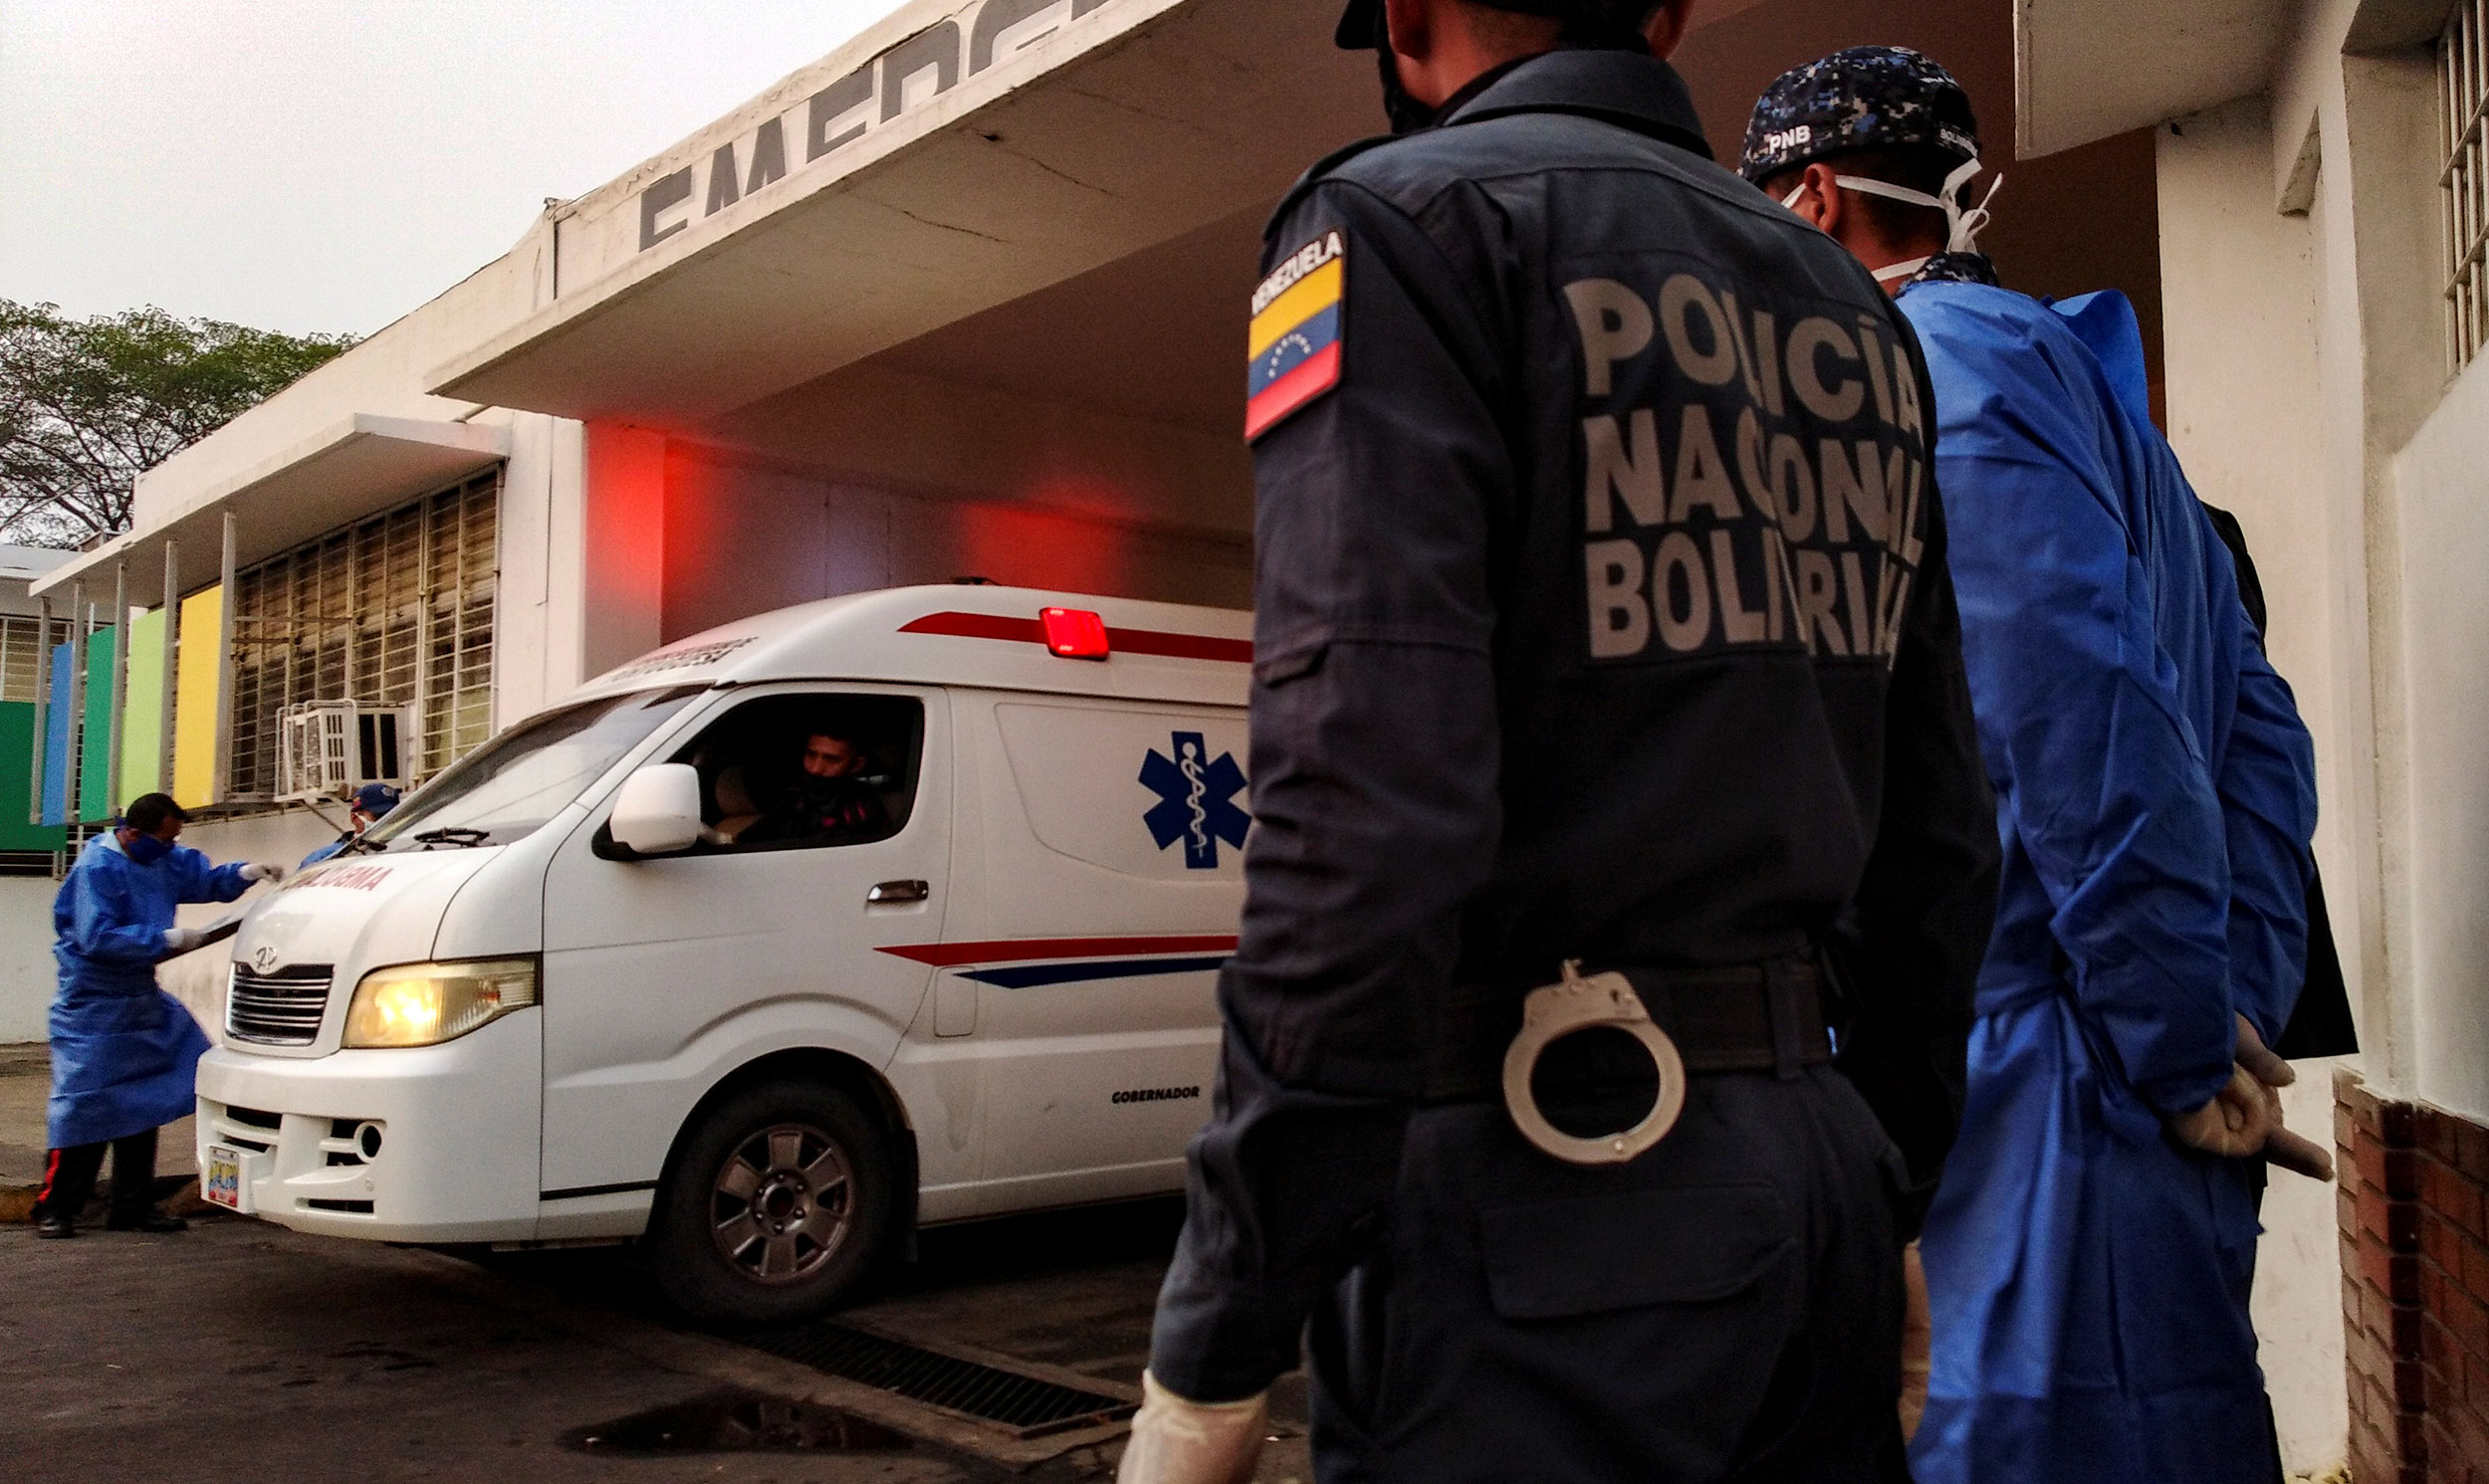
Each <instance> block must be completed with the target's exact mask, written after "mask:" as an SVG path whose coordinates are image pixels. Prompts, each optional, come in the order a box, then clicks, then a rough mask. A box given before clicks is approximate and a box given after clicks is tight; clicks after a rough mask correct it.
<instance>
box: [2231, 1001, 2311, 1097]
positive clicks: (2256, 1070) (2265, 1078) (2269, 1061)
mask: <svg viewBox="0 0 2489 1484" xmlns="http://www.w3.org/2000/svg"><path fill="white" fill-rule="evenodd" d="M2237 1060H2238V1064H2239V1065H2240V1066H2242V1067H2245V1068H2246V1069H2247V1071H2248V1074H2249V1075H2250V1076H2252V1077H2254V1078H2255V1079H2256V1080H2257V1081H2258V1082H2261V1083H2263V1084H2264V1085H2265V1086H2266V1087H2288V1086H2290V1085H2291V1084H2292V1083H2294V1082H2297V1081H2298V1080H2299V1071H2298V1069H2297V1068H2296V1067H2293V1066H2292V1065H2291V1064H2290V1063H2288V1062H2286V1061H2284V1060H2282V1059H2281V1058H2280V1057H2278V1056H2275V1055H2274V1054H2273V1053H2272V1052H2271V1051H2269V1050H2267V1049H2265V1044H2264V1037H2262V1036H2260V1035H2257V1034H2256V1027H2255V1022H2253V1021H2251V1020H2249V1019H2248V1018H2247V1017H2246V1016H2244V1015H2241V1016H2239V1017H2238V1052H2237Z"/></svg>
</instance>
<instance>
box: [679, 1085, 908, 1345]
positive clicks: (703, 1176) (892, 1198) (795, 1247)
mask: <svg viewBox="0 0 2489 1484" xmlns="http://www.w3.org/2000/svg"><path fill="white" fill-rule="evenodd" d="M897 1167H898V1162H897V1161H895V1160H893V1159H892V1158H891V1153H890V1136H889V1134H888V1132H887V1131H886V1130H884V1129H883V1128H882V1126H881V1123H880V1121H879V1120H877V1119H875V1118H874V1117H872V1115H870V1114H868V1113H867V1112H865V1111H864V1109H863V1108H861V1107H860V1106H858V1105H857V1103H856V1101H855V1100H854V1099H853V1098H851V1097H849V1096H848V1095H847V1094H845V1093H844V1092H841V1091H839V1090H838V1089H837V1088H835V1087H832V1086H830V1085H828V1084H826V1083H822V1082H814V1081H810V1080H807V1079H804V1078H800V1077H777V1078H771V1079H769V1080H767V1081H762V1082H756V1083H754V1084H753V1085H751V1086H750V1087H746V1088H742V1089H740V1090H738V1091H736V1092H734V1093H731V1094H729V1095H728V1096H727V1097H726V1098H725V1099H724V1100H723V1101H722V1102H720V1103H719V1104H718V1105H717V1106H716V1107H714V1108H711V1109H710V1110H708V1112H707V1113H706V1114H705V1115H703V1116H702V1118H701V1119H700V1122H699V1123H698V1124H697V1125H696V1126H694V1127H693V1129H692V1130H691V1132H690V1133H688V1134H687V1135H685V1136H684V1139H683V1143H682V1145H681V1147H680V1148H679V1149H678V1151H677V1152H676V1157H675V1160H674V1162H673V1167H672V1169H671V1171H670V1173H669V1174H668V1175H667V1178H666V1181H665V1183H664V1184H663V1185H662V1186H660V1187H659V1188H658V1191H657V1200H656V1207H655V1209H654V1210H653V1211H652V1212H651V1213H650V1220H649V1223H648V1237H647V1241H646V1244H645V1247H646V1254H647V1257H648V1259H649V1262H648V1266H649V1268H650V1272H651V1276H652V1277H653V1278H654V1280H655V1282H656V1287H657V1291H658V1293H659V1295H660V1296H661V1297H663V1298H664V1300H665V1301H666V1303H667V1304H668V1305H669V1306H670V1307H671V1308H672V1309H673V1310H674V1311H675V1312H676V1313H678V1314H680V1315H681V1316H682V1317H684V1318H685V1319H688V1320H690V1321H691V1322H693V1323H694V1324H698V1325H705V1326H710V1327H713V1328H718V1329H755V1328H762V1327H767V1326H772V1325H783V1324H791V1323H793V1322H794V1321H797V1320H801V1319H808V1318H810V1317H812V1316H813V1315H816V1314H819V1313H821V1312H823V1311H825V1310H827V1309H829V1308H830V1307H832V1306H833V1305H835V1304H837V1303H838V1302H839V1301H840V1300H841V1299H843V1298H845V1297H846V1296H847V1295H848V1294H849V1293H850V1292H852V1291H853V1290H854V1288H855V1286H856V1285H857V1283H858V1282H859V1281H861V1280H862V1279H863V1278H864V1276H865V1275H866V1274H867V1273H869V1272H871V1271H872V1269H873V1266H874V1264H875V1263H876V1262H877V1261H878V1260H879V1259H880V1257H881V1255H882V1253H883V1252H884V1251H885V1250H886V1249H887V1248H888V1246H889V1243H890V1231H891V1227H892V1225H893V1221H894V1217H895V1216H896V1214H897V1212H898V1209H899V1201H898V1198H897V1197H898V1189H897V1183H896V1174H895V1171H896V1169H897Z"/></svg>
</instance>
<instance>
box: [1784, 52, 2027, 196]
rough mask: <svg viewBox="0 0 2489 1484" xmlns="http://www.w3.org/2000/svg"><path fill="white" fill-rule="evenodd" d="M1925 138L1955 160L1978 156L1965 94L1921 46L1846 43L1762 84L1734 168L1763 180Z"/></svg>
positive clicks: (1919, 143)
mask: <svg viewBox="0 0 2489 1484" xmlns="http://www.w3.org/2000/svg"><path fill="white" fill-rule="evenodd" d="M1915 146H1925V147H1927V148H1931V149H1934V150H1937V151H1939V152H1941V153H1943V154H1944V155H1946V156H1947V157H1949V158H1951V159H1952V160H1953V161H1954V162H1955V163H1956V164H1959V163H1962V162H1964V161H1968V160H1974V159H1977V158H1978V157H1979V122H1978V119H1977V118H1976V117H1974V116H1973V115H1972V114H1971V111H1970V95H1969V94H1967V93H1965V92H1963V91H1962V86H1961V84H1959V83H1956V82H1954V81H1953V75H1952V74H1951V73H1948V72H1946V71H1945V70H1944V69H1943V68H1942V67H1940V66H1938V65H1937V64H1936V62H1935V61H1934V59H1932V58H1930V57H1928V56H1926V55H1925V54H1924V53H1921V52H1914V51H1912V50H1910V49H1909V48H1908V47H1851V48H1850V49H1849V50H1847V51H1842V52H1835V53H1833V54H1832V55H1831V56H1829V57H1826V58H1824V59H1823V60H1822V61H1820V62H1810V63H1808V64H1807V65H1806V66H1804V67H1799V68H1792V69H1791V70H1789V71H1788V72H1785V73H1782V74H1781V75H1780V77H1779V79H1778V80H1777V81H1775V82H1774V83H1773V84H1772V85H1771V86H1770V87H1769V88H1766V89H1764V90H1763V96H1762V97H1761V98H1760V99H1758V100H1756V102H1755V105H1754V117H1753V119H1752V120H1751V121H1750V122H1748V123H1747V124H1746V129H1745V149H1744V151H1743V152H1742V153H1741V154H1740V155H1739V157H1738V160H1737V173H1739V174H1741V175H1743V176H1744V177H1745V178H1746V179H1748V180H1751V181H1763V180H1768V179H1770V178H1771V177H1772V176H1774V175H1777V174H1779V173H1780V172H1781V171H1783V170H1789V169H1794V168H1796V167H1797V166H1799V165H1805V164H1812V163H1813V162H1814V161H1816V160H1819V159H1822V158H1823V157H1824V156H1826V155H1830V154H1842V153H1846V152H1848V151H1850V150H1853V149H1896V148H1910V147H1915Z"/></svg>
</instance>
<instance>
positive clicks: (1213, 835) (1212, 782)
mask: <svg viewBox="0 0 2489 1484" xmlns="http://www.w3.org/2000/svg"><path fill="white" fill-rule="evenodd" d="M1170 745H1171V746H1172V747H1173V748H1174V750H1175V755H1174V756H1173V757H1169V756H1168V755H1167V754H1166V753H1164V752H1161V751H1159V750H1158V749H1157V748H1156V747H1152V748H1150V754H1149V756H1148V757H1147V758H1146V759H1144V760H1143V761H1142V763H1141V785H1142V786H1143V787H1145V788H1147V789H1148V790H1149V791H1150V792H1152V793H1155V794H1157V795H1158V803H1157V805H1156V806H1155V807H1153V808H1152V809H1151V810H1150V811H1149V812H1148V813H1147V814H1144V815H1142V816H1141V822H1142V823H1144V824H1146V825H1148V826H1149V827H1150V838H1151V839H1153V840H1156V841H1157V842H1158V848H1159V849H1161V850H1164V849H1166V848H1167V847H1168V846H1170V845H1173V844H1175V843H1176V842H1177V841H1179V840H1181V841H1183V842H1184V864H1185V868H1186V869H1187V870H1193V871H1212V870H1216V869H1218V866H1219V842H1220V841H1222V840H1225V841H1227V842H1228V844H1230V845H1231V846H1234V847H1235V848H1237V849H1239V850H1242V849H1244V848H1245V829H1246V828H1247V827H1249V826H1250V825H1251V824H1252V822H1253V819H1252V816H1251V815H1249V814H1247V813H1245V811H1244V810H1243V809H1240V808H1238V807H1237V806H1236V804H1235V802H1234V800H1235V798H1236V795H1237V792H1238V790H1240V789H1242V788H1243V787H1244V786H1245V769H1243V768H1241V767H1239V766H1237V765H1236V754H1235V753H1233V752H1222V753H1220V754H1219V760H1218V761H1216V762H1213V761H1211V760H1210V747H1209V745H1208V744H1207V743H1206V742H1203V741H1202V735H1201V734H1200V733H1198V732H1178V733H1175V734H1173V735H1172V741H1171V742H1170Z"/></svg>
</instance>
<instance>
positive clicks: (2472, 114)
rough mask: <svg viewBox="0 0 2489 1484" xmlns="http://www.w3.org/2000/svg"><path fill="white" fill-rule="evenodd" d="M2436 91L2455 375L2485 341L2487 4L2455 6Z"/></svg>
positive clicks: (2475, 0)
mask: <svg viewBox="0 0 2489 1484" xmlns="http://www.w3.org/2000/svg"><path fill="white" fill-rule="evenodd" d="M2437 90H2438V96H2439V102H2440V105H2441V107H2442V111H2443V115H2444V132H2443V137H2442V138H2441V139H2440V140H2439V141H2438V142H2439V144H2440V146H2441V147H2442V149H2443V151H2444V158H2443V159H2442V160H2441V161H2440V162H2439V163H2440V165H2441V166H2442V168H2441V169H2440V171H2439V173H2438V177H2437V183H2438V187H2439V189H2440V191H2441V192H2442V193H2443V195H2444V197H2445V224H2446V225H2445V242H2446V354H2447V356H2448V358H2449V359H2450V360H2451V362H2452V364H2453V368H2454V369H2455V370H2458V371H2459V370H2461V369H2462V368H2463V367H2465V366H2467V365H2469V364H2471V360H2472V357H2473V356H2474V355H2477V354H2479V353H2480V347H2481V345H2482V343H2483V341H2484V340H2489V300H2484V295H2485V294H2489V266H2485V265H2484V263H2483V250H2484V247H2489V137H2484V133H2485V131H2489V123H2485V122H2484V116H2483V115H2484V114H2485V113H2489V0H2457V3H2456V5H2455V7H2454V11H2453V14H2451V15H2449V16H2448V17H2447V18H2446V29H2445V31H2444V32H2443V33H2442V34H2441V35H2439V37H2438V38H2437Z"/></svg>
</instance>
